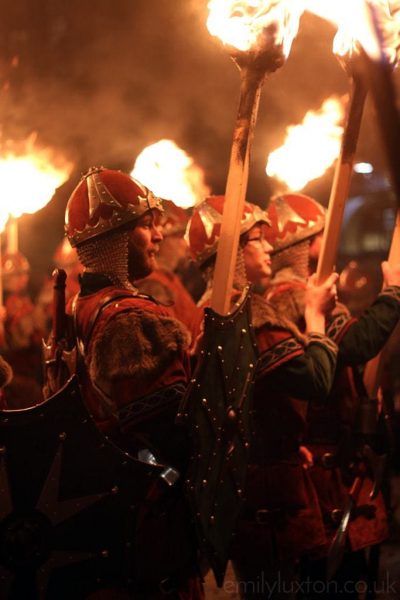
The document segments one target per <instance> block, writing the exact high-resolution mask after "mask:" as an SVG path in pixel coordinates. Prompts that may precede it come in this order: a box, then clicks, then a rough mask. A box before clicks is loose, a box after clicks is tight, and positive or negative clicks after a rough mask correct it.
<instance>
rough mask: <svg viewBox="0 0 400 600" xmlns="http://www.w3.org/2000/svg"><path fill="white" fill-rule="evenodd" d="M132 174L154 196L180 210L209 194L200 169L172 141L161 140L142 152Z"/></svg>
mask: <svg viewBox="0 0 400 600" xmlns="http://www.w3.org/2000/svg"><path fill="white" fill-rule="evenodd" d="M131 175H132V177H135V178H136V179H138V180H139V181H140V182H141V183H143V184H144V185H146V186H147V187H149V188H150V189H151V190H152V192H154V193H155V194H156V195H157V196H160V197H161V198H166V199H170V200H173V201H174V202H175V204H177V205H178V206H181V207H182V208H187V207H189V206H193V205H194V204H196V203H197V202H200V201H201V200H203V198H204V197H205V196H208V195H209V193H210V189H209V188H208V187H207V186H206V184H205V183H204V173H203V171H202V169H201V168H200V167H198V166H197V165H196V164H195V163H194V161H193V159H192V158H191V157H190V156H189V155H188V154H186V152H185V151H184V150H182V149H181V148H179V146H177V145H176V144H175V142H173V141H172V140H160V141H159V142H156V143H155V144H152V145H151V146H147V148H145V149H144V150H142V152H141V153H140V154H139V156H138V157H137V159H136V162H135V166H134V167H133V169H132V171H131Z"/></svg>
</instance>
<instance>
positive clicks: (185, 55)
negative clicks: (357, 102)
mask: <svg viewBox="0 0 400 600" xmlns="http://www.w3.org/2000/svg"><path fill="white" fill-rule="evenodd" d="M206 16H207V1H206V0H36V1H35V2H33V1H32V0H14V1H11V0H0V128H1V129H0V132H1V139H2V140H3V142H4V141H6V140H7V139H12V140H21V139H25V138H26V137H27V135H29V134H30V133H31V132H32V131H36V132H37V135H38V138H37V142H38V144H40V145H42V146H51V147H53V148H54V149H55V150H59V151H61V152H62V153H63V154H64V155H65V157H66V158H67V159H69V160H72V161H73V162H74V164H75V170H74V173H73V174H72V176H71V178H70V180H69V181H68V182H67V183H66V184H64V185H63V186H62V187H61V188H60V189H59V190H57V192H56V194H55V196H54V198H53V199H52V201H51V202H50V203H49V204H48V206H47V207H46V208H44V209H42V210H41V211H39V212H38V213H36V214H35V215H32V216H29V215H27V216H24V217H22V218H21V219H20V248H21V250H22V251H23V252H24V253H25V254H26V255H27V257H28V259H29V260H30V262H31V264H32V268H33V285H34V287H35V285H36V286H38V285H39V283H38V282H39V280H40V278H41V276H42V274H43V272H44V271H46V270H47V271H48V270H50V269H51V257H52V254H53V252H54V249H55V247H56V245H57V243H58V241H59V240H60V239H61V237H62V235H63V215H64V209H65V205H66V201H67V199H68V196H69V194H70V192H71V191H72V189H73V187H75V185H76V183H77V181H78V180H79V177H80V175H81V173H82V172H84V171H86V170H87V168H88V167H90V166H93V165H99V164H100V165H104V166H107V167H111V168H119V169H123V170H127V171H128V172H129V171H130V170H131V169H132V167H133V164H134V161H135V158H136V156H137V155H138V154H139V153H140V151H141V150H142V149H143V148H144V147H145V146H147V145H149V144H151V143H153V142H155V141H157V140H159V139H161V138H170V139H173V140H174V141H175V142H176V143H177V144H178V145H179V146H180V147H182V148H183V149H184V150H185V151H186V152H188V153H189V154H190V155H191V156H192V157H193V158H194V160H195V162H196V163H197V164H198V165H199V166H200V167H201V168H202V169H203V170H204V172H205V178H206V183H207V184H208V185H209V186H210V187H211V189H212V192H213V193H222V192H223V191H224V187H225V177H226V172H227V164H228V159H229V152H230V145H231V137H232V131H233V122H234V119H235V114H236V109H237V99H238V93H239V75H238V71H237V69H236V67H235V66H234V64H233V62H232V61H231V60H230V58H229V57H228V55H227V53H226V52H225V50H224V49H223V47H222V46H221V45H220V43H219V42H218V40H216V39H215V38H213V37H211V36H210V35H209V33H208V31H207V29H206V25H205V23H206ZM333 35H334V30H333V28H332V27H331V26H330V25H328V24H327V23H325V22H323V21H322V20H320V19H318V18H317V17H313V16H311V15H308V14H306V15H305V16H303V18H302V21H301V28H300V33H299V35H298V37H297V38H296V40H295V42H294V45H293V48H292V52H291V54H290V57H289V59H288V61H287V63H286V65H285V66H284V67H283V68H282V69H280V70H279V71H278V72H276V73H275V74H273V75H271V76H270V77H269V78H268V80H267V81H266V83H265V85H264V89H263V94H262V99H261V104H260V111H259V119H258V122H257V129H256V135H255V140H254V144H253V151H252V163H251V174H250V182H249V192H248V198H249V200H252V201H254V202H257V203H259V204H261V205H265V204H266V203H267V202H268V198H269V196H270V195H271V193H273V192H276V191H277V184H276V182H275V181H274V180H271V179H270V178H268V177H267V176H266V175H265V164H266V159H267V156H268V153H269V151H270V150H272V149H274V148H276V147H277V146H278V145H280V144H281V143H282V142H283V138H284V134H285V129H286V127H287V126H288V125H289V124H293V123H297V122H300V121H301V120H302V119H303V117H304V114H305V112H306V111H307V110H316V109H318V108H319V107H320V105H321V103H322V102H323V100H324V99H325V98H327V97H328V96H330V95H332V94H338V95H343V94H345V93H346V92H347V91H348V89H349V81H348V78H347V76H346V75H345V72H344V71H343V69H342V68H341V67H340V65H339V63H338V62H337V60H336V59H335V57H334V56H333V54H332V51H331V47H332V39H333ZM14 57H18V63H17V65H16V66H15V64H16V61H15V60H14V61H13V58H14ZM13 65H14V66H13ZM396 78H397V77H396ZM357 159H358V160H362V161H369V162H372V163H373V164H374V167H375V175H374V176H370V177H365V176H364V177H362V176H355V177H354V180H353V190H352V194H353V195H355V194H362V195H365V194H367V195H368V194H372V195H373V196H374V202H375V201H376V197H375V196H376V193H378V194H383V200H382V202H383V203H384V204H389V205H390V203H391V202H392V201H391V200H390V199H389V200H388V194H387V191H386V190H387V187H388V184H387V180H386V175H385V163H384V159H383V156H382V152H381V146H380V139H379V135H378V132H377V127H376V123H375V117H374V111H373V108H372V106H371V105H370V104H369V103H367V107H366V111H365V115H364V120H363V126H362V132H361V137H360V141H359V146H358V156H357ZM332 175H333V169H330V170H329V171H328V172H327V173H326V175H325V176H324V177H322V178H321V179H320V180H318V181H317V182H314V183H312V184H310V185H309V186H308V187H307V188H305V189H304V190H303V191H304V192H305V193H309V194H311V195H314V196H315V197H316V198H317V199H318V200H319V201H321V202H322V203H324V204H326V203H327V199H328V197H329V190H330V184H331V180H332ZM0 202H2V203H6V202H7V193H6V190H4V189H2V188H1V181H0ZM375 203H376V202H375ZM378 205H379V201H378ZM378 220H379V219H378Z"/></svg>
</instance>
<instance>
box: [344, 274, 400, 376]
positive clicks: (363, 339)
mask: <svg viewBox="0 0 400 600" xmlns="http://www.w3.org/2000/svg"><path fill="white" fill-rule="evenodd" d="M399 318H400V287H397V286H391V287H387V288H385V289H384V291H383V292H382V293H381V294H379V296H378V297H377V299H376V300H375V302H374V303H373V304H372V305H371V306H370V307H369V308H368V309H367V310H366V311H365V312H364V313H363V314H362V315H361V317H360V318H359V319H358V320H357V321H354V322H353V323H352V324H351V326H350V327H349V328H348V329H347V331H346V333H345V334H344V336H343V337H342V339H341V341H340V342H339V354H338V365H341V366H347V365H350V366H357V365H362V364H364V363H366V362H368V361H369V360H370V359H371V358H373V357H374V356H375V355H376V354H378V352H380V351H381V349H382V348H383V346H384V345H385V343H386V341H387V340H388V338H389V336H390V334H391V333H392V331H393V329H394V328H395V326H396V324H397V322H398V320H399Z"/></svg>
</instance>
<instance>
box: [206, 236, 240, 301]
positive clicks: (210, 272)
mask: <svg viewBox="0 0 400 600" xmlns="http://www.w3.org/2000/svg"><path fill="white" fill-rule="evenodd" d="M214 271H215V260H213V262H212V263H211V264H210V265H208V266H207V267H206V268H205V269H203V271H202V275H203V278H204V280H205V282H206V283H207V288H206V290H205V292H204V294H203V297H202V298H201V299H200V300H199V304H201V303H202V302H203V301H204V300H205V299H207V300H208V298H209V297H210V294H211V290H212V286H213V280H214ZM247 285H249V282H248V280H247V275H246V267H245V264H244V256H243V249H242V247H241V246H240V245H239V247H238V252H237V256H236V265H235V273H234V275H233V288H234V289H235V290H239V291H240V292H242V291H243V290H244V288H245V287H246V286H247Z"/></svg>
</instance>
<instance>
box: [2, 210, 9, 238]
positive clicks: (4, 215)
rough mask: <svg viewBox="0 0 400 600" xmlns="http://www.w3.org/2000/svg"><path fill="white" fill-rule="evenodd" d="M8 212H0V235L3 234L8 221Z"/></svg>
mask: <svg viewBox="0 0 400 600" xmlns="http://www.w3.org/2000/svg"><path fill="white" fill-rule="evenodd" d="M8 217H9V214H8V211H7V210H0V233H3V231H4V229H5V226H6V223H7V221H8Z"/></svg>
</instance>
